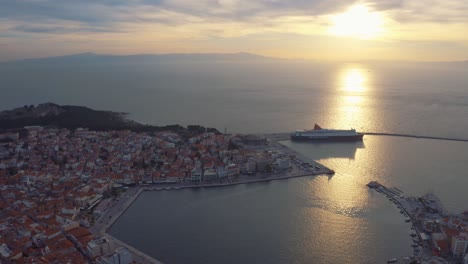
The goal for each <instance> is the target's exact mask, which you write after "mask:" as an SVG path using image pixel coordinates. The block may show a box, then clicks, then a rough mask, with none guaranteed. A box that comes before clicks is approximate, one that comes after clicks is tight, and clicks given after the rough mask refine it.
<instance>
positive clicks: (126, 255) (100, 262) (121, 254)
mask: <svg viewBox="0 0 468 264" xmlns="http://www.w3.org/2000/svg"><path fill="white" fill-rule="evenodd" d="M132 261H133V258H132V254H131V253H130V252H129V251H128V249H126V248H119V249H117V250H116V251H115V253H113V254H111V255H107V256H103V257H101V258H99V259H97V260H96V263H97V264H130V263H132Z"/></svg>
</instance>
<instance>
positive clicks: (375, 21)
mask: <svg viewBox="0 0 468 264" xmlns="http://www.w3.org/2000/svg"><path fill="white" fill-rule="evenodd" d="M332 21H333V26H332V27H331V28H330V30H329V32H330V33H331V34H333V35H337V36H349V37H356V38H361V39H370V38H375V37H377V36H378V34H379V33H381V32H382V26H383V18H382V16H381V15H380V14H379V13H377V12H372V11H370V10H369V9H368V8H367V6H365V5H355V6H353V7H351V8H349V9H348V10H347V11H346V12H344V13H341V14H337V15H335V16H333V17H332Z"/></svg>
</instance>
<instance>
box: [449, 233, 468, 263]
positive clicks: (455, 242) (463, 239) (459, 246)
mask: <svg viewBox="0 0 468 264" xmlns="http://www.w3.org/2000/svg"><path fill="white" fill-rule="evenodd" d="M467 246H468V236H467V234H466V233H461V234H460V235H458V236H453V237H452V254H453V256H454V257H456V258H462V257H464V256H465V254H466V248H467Z"/></svg>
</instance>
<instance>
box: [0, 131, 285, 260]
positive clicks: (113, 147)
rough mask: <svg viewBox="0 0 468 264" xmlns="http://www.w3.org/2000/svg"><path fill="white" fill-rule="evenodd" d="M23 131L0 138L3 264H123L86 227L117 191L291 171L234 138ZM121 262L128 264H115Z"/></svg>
mask: <svg viewBox="0 0 468 264" xmlns="http://www.w3.org/2000/svg"><path fill="white" fill-rule="evenodd" d="M26 131H27V133H24V135H22V136H21V137H20V136H19V135H18V134H17V133H10V134H3V135H2V137H1V138H0V139H2V141H3V143H0V208H1V211H0V257H1V259H2V260H3V261H5V262H6V261H13V262H14V263H83V262H86V261H88V262H96V263H128V262H130V261H131V255H130V254H129V253H128V251H126V249H123V248H116V246H115V245H114V243H112V241H110V240H107V239H106V238H105V237H96V236H95V235H94V234H92V233H91V232H90V229H89V227H90V226H92V225H93V223H94V222H95V221H96V217H99V214H98V215H96V214H95V213H94V214H93V210H94V208H96V206H97V205H99V203H100V202H101V201H102V200H103V199H104V198H106V197H112V196H113V195H115V193H116V190H119V188H120V187H122V186H128V185H143V184H144V185H146V184H168V183H172V184H200V183H205V182H213V181H214V182H216V181H219V182H223V181H229V180H232V179H233V178H235V177H237V176H238V175H239V174H246V175H251V174H255V173H269V172H272V171H275V170H287V169H289V167H290V164H289V157H287V156H286V155H282V154H279V153H274V152H268V151H265V150H261V149H260V150H259V149H258V148H249V147H239V146H242V145H243V144H245V143H246V144H249V143H250V142H249V141H248V140H247V141H245V140H244V139H243V138H241V137H239V136H225V135H221V134H215V133H201V134H198V135H194V136H191V137H187V138H183V137H181V136H180V135H178V134H176V133H172V132H154V133H153V132H151V133H149V132H148V133H134V132H131V131H106V132H97V131H89V130H87V129H76V130H74V131H70V130H67V129H56V128H43V127H37V126H35V127H27V128H26ZM258 143H259V142H257V141H255V144H258ZM260 143H261V142H260ZM261 144H262V143H261ZM101 207H102V206H101ZM122 259H125V260H126V261H128V262H116V261H117V260H119V261H120V260H122Z"/></svg>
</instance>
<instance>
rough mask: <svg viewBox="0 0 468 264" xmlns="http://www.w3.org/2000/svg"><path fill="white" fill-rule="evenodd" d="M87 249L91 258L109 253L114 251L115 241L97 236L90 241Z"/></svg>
mask: <svg viewBox="0 0 468 264" xmlns="http://www.w3.org/2000/svg"><path fill="white" fill-rule="evenodd" d="M86 251H87V253H88V255H89V256H90V257H91V258H95V257H98V256H102V255H105V254H109V253H110V252H112V251H114V242H113V241H111V240H108V239H106V238H105V237H102V238H97V239H94V240H91V241H90V242H89V243H88V246H87V247H86Z"/></svg>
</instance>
